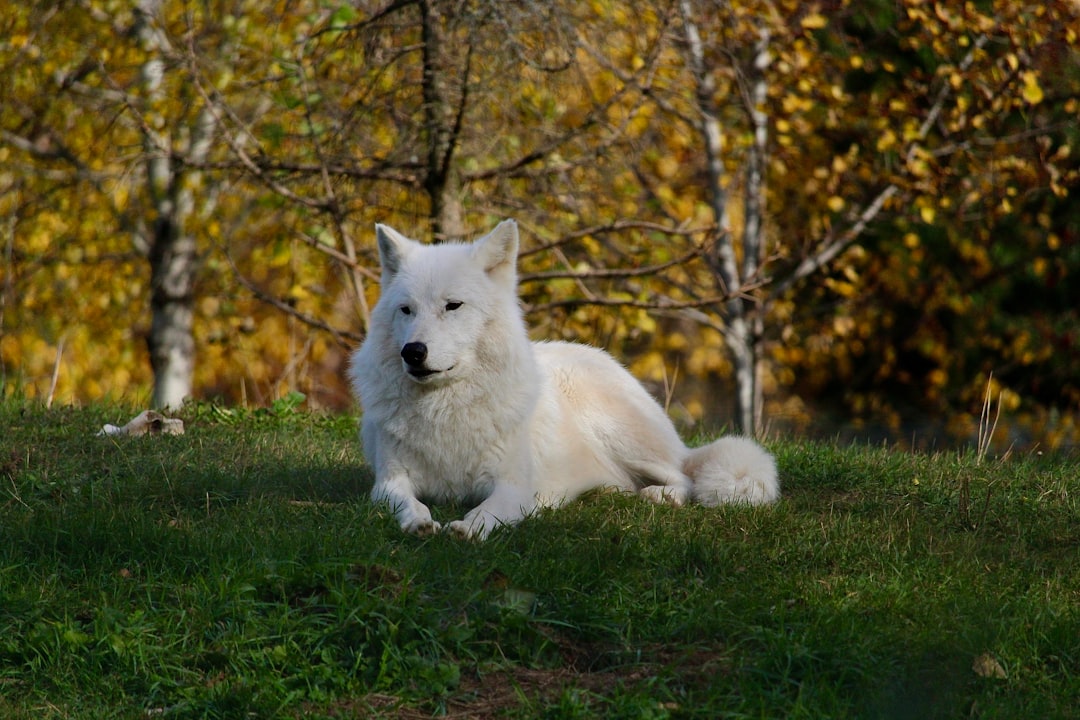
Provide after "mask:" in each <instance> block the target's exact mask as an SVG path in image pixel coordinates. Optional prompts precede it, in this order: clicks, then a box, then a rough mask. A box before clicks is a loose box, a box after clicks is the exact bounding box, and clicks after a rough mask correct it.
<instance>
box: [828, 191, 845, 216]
mask: <svg viewBox="0 0 1080 720" xmlns="http://www.w3.org/2000/svg"><path fill="white" fill-rule="evenodd" d="M827 204H828V206H829V209H830V210H832V211H833V212H834V213H838V212H840V211H841V210H843V209H844V198H842V197H840V196H839V195H833V196H832V197H831V198H829V200H828V203H827Z"/></svg>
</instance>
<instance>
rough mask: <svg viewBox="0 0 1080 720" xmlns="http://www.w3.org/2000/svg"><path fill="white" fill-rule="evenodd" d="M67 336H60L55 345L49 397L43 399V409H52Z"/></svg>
mask: <svg viewBox="0 0 1080 720" xmlns="http://www.w3.org/2000/svg"><path fill="white" fill-rule="evenodd" d="M66 338H67V335H61V336H60V342H58V343H57V344H56V362H54V363H53V371H52V382H50V383H49V395H48V397H46V398H45V409H46V410H48V409H49V408H51V407H52V403H53V394H54V393H55V392H56V381H57V380H58V379H59V378H60V361H61V359H62V358H63V357H64V340H65V339H66Z"/></svg>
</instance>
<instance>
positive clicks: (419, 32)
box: [0, 0, 1080, 445]
mask: <svg viewBox="0 0 1080 720" xmlns="http://www.w3.org/2000/svg"><path fill="white" fill-rule="evenodd" d="M1078 20H1080V9H1078V7H1077V5H1076V4H1075V3H1072V2H1069V1H1067V0H1056V1H1051V2H1047V3H1032V4H1025V3H997V4H991V3H966V4H957V3H932V2H923V1H922V0H888V1H887V0H866V2H859V3H855V2H828V3H816V4H815V3H798V2H794V0H775V1H772V2H769V1H766V0H739V1H738V2H736V1H734V0H733V1H730V2H723V1H718V0H655V1H653V2H647V3H625V2H615V1H609V0H594V1H593V2H589V3H567V2H553V3H497V2H488V1H487V0H456V1H448V0H402V1H399V2H393V1H388V2H378V3H374V2H373V3H367V2H357V3H332V2H299V3H291V4H288V5H285V6H271V7H265V6H264V5H262V4H259V3H253V2H244V1H243V0H225V1H223V2H215V3H202V4H196V3H185V2H180V1H173V0H142V2H140V3H137V4H134V5H132V4H131V3H115V2H109V1H108V0H81V1H80V2H73V3H63V4H59V5H58V4H55V3H31V4H23V5H19V6H17V7H16V6H11V7H10V8H8V10H6V11H5V13H4V14H3V18H2V19H0V68H2V69H3V72H2V73H0V96H2V97H3V98H4V102H3V104H2V105H0V218H2V219H3V237H2V242H0V247H2V261H0V279H2V280H0V332H2V337H0V381H2V383H3V392H4V393H5V394H11V393H21V394H23V395H25V396H29V397H41V398H45V399H50V400H51V399H56V400H58V401H61V402H89V401H93V400H96V399H99V398H103V397H109V398H113V399H123V400H127V401H130V402H133V403H143V402H146V403H151V404H155V405H159V406H169V405H175V404H177V403H178V402H180V401H181V400H182V399H183V398H184V397H186V396H189V395H191V396H194V397H198V398H208V399H214V400H219V401H223V402H243V403H263V402H267V401H270V400H272V399H274V398H276V397H278V396H280V395H282V394H283V393H285V392H288V391H290V390H299V391H302V392H304V393H306V394H307V396H308V399H309V402H310V403H311V404H312V405H313V406H317V407H327V408H332V409H344V408H348V407H350V405H351V399H350V397H349V394H348V391H347V389H346V388H345V386H344V384H343V382H342V367H343V363H344V361H345V358H346V356H347V352H348V350H349V349H350V348H351V347H354V346H355V344H356V343H357V342H358V341H359V339H360V338H361V337H362V336H363V333H364V329H365V327H366V323H367V319H368V310H369V308H370V306H371V304H372V303H373V302H374V300H375V298H376V297H377V292H378V287H377V277H378V273H377V267H376V264H377V258H376V255H375V252H374V248H373V232H372V229H371V228H372V225H373V223H374V222H386V223H389V224H391V225H394V226H395V227H398V228H400V229H401V230H403V231H404V232H406V233H407V234H410V235H412V236H413V237H418V238H432V239H435V240H440V241H441V240H452V239H458V238H462V237H470V236H473V235H474V234H476V233H479V232H481V231H484V230H485V229H487V228H488V227H489V226H491V225H492V224H493V223H495V222H496V221H497V220H499V219H502V218H504V217H515V218H517V219H518V221H519V222H520V223H521V225H522V228H523V231H524V239H525V249H524V253H523V257H522V260H521V266H522V267H521V269H522V294H523V299H524V302H525V304H526V309H527V310H528V311H529V321H530V323H531V325H532V326H533V327H534V329H535V335H536V336H537V337H546V338H573V339H579V340H583V341H586V342H591V343H595V344H598V345H602V346H604V347H607V348H608V349H610V350H611V351H612V352H614V353H615V354H616V355H617V356H618V357H620V358H621V359H622V360H623V361H624V362H626V363H627V364H628V365H630V366H631V369H632V370H633V371H634V372H635V373H636V374H637V375H638V376H639V377H641V378H643V379H645V380H646V381H648V382H650V383H652V384H653V385H654V388H655V389H656V390H657V391H658V394H660V395H661V396H662V397H663V398H665V399H666V400H667V401H668V402H669V404H670V409H671V410H672V412H673V413H675V414H677V415H678V416H679V417H680V418H681V419H682V420H683V421H685V422H696V421H701V420H705V421H706V422H708V423H710V424H711V425H714V426H715V425H719V424H729V425H731V426H733V427H736V428H741V429H745V430H746V431H753V430H755V429H762V428H763V427H764V428H769V427H776V428H780V427H785V428H786V427H794V428H795V429H796V430H800V429H802V430H805V429H808V428H809V427H810V426H811V423H814V426H815V427H821V425H822V421H821V418H822V417H828V418H831V419H833V420H836V421H838V422H841V423H844V424H851V423H855V424H859V423H864V424H867V425H876V426H881V427H883V428H885V429H886V430H889V431H891V432H894V433H901V434H903V433H908V434H910V432H911V429H912V428H913V427H923V428H924V429H925V430H926V431H927V432H928V433H929V434H930V435H934V434H935V433H938V432H940V431H943V430H947V431H948V432H949V433H950V434H951V436H952V437H953V438H954V439H963V438H966V437H969V436H970V434H971V433H972V427H973V423H974V418H975V417H977V412H978V408H979V407H980V406H981V401H982V394H983V392H984V390H985V387H986V384H987V382H988V378H989V377H990V375H991V373H992V374H993V378H994V380H993V383H994V385H993V389H994V391H995V393H1000V394H1001V395H1002V397H1003V398H1004V405H1005V406H1006V408H1007V409H1008V410H1009V412H1010V413H1011V414H1012V417H1013V419H1014V422H1013V423H1011V424H1010V431H1011V432H1012V433H1013V434H1014V435H1015V437H1014V438H1013V440H1017V441H1026V440H1032V441H1038V442H1042V443H1043V444H1044V445H1054V444H1058V443H1062V442H1071V443H1075V442H1076V436H1077V434H1078V432H1080V431H1078V429H1077V426H1076V416H1077V413H1078V411H1080V351H1078V348H1077V343H1078V342H1080V318H1078V317H1077V312H1078V311H1077V308H1078V307H1080V291H1078V290H1077V289H1076V288H1077V287H1078V284H1077V279H1076V276H1077V272H1078V269H1080V235H1078V230H1080V218H1078V216H1080V206H1078V205H1077V204H1076V202H1075V200H1074V199H1073V198H1074V197H1075V192H1076V186H1077V172H1078V162H1077V152H1076V150H1075V148H1076V145H1077V142H1078V140H1080V138H1078V135H1080V129H1078V124H1077V121H1076V118H1077V116H1078V110H1080V108H1078V107H1077V105H1078V100H1077V98H1078V97H1080V56H1078V46H1080V40H1078V38H1077V28H1080V22H1078ZM1070 193H1072V195H1070ZM924 423H926V424H925V425H924Z"/></svg>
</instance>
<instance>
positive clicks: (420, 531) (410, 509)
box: [371, 474, 441, 535]
mask: <svg viewBox="0 0 1080 720" xmlns="http://www.w3.org/2000/svg"><path fill="white" fill-rule="evenodd" d="M371 500H372V502H376V503H386V504H387V505H389V506H390V509H391V510H393V511H394V516H395V517H397V521H398V524H399V525H401V529H402V530H404V531H405V532H407V533H412V534H413V535H431V534H432V533H437V532H439V529H440V527H441V526H440V525H439V523H437V522H436V521H435V520H433V519H432V518H431V510H429V509H428V506H427V505H425V504H424V503H422V502H420V501H419V500H418V499H417V497H416V495H415V494H413V490H412V485H411V483H409V479H408V476H407V475H403V474H392V475H387V476H385V477H379V478H376V480H375V487H373V488H372V489H371Z"/></svg>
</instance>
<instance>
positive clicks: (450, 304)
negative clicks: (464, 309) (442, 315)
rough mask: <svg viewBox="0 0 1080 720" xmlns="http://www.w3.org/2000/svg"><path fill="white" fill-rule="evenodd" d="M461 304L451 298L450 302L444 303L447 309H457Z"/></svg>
mask: <svg viewBox="0 0 1080 720" xmlns="http://www.w3.org/2000/svg"><path fill="white" fill-rule="evenodd" d="M461 305H462V303H459V302H455V301H453V300H451V301H450V302H448V303H446V309H447V310H457V309H458V308H459V307H461Z"/></svg>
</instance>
